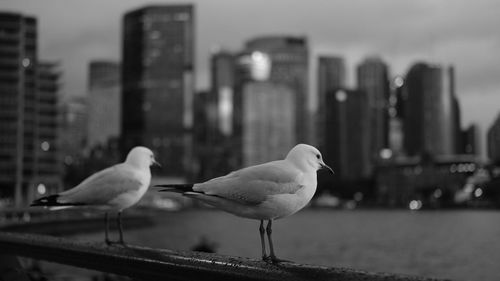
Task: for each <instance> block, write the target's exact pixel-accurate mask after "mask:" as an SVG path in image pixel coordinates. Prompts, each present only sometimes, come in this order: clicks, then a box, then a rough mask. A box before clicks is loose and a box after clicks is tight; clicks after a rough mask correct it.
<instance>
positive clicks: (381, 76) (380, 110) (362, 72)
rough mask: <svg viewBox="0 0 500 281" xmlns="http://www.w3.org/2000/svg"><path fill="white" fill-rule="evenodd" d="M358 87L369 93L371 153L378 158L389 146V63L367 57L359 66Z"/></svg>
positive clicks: (372, 156) (374, 157)
mask: <svg viewBox="0 0 500 281" xmlns="http://www.w3.org/2000/svg"><path fill="white" fill-rule="evenodd" d="M357 79H358V87H359V89H360V90H362V91H364V92H365V93H366V94H367V98H368V107H369V114H370V126H369V130H370V132H369V134H368V135H369V138H370V155H371V158H372V159H373V160H375V159H378V158H379V156H380V153H381V151H382V150H383V149H384V148H388V145H389V141H388V136H389V134H388V131H389V127H388V126H389V118H388V117H389V116H388V111H387V108H388V104H389V94H390V91H389V78H388V70H387V65H386V64H385V63H384V62H383V61H382V60H381V59H380V58H377V57H372V58H367V59H365V60H364V61H363V62H362V63H361V64H360V65H358V67H357Z"/></svg>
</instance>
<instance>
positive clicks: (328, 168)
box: [319, 163, 335, 175]
mask: <svg viewBox="0 0 500 281" xmlns="http://www.w3.org/2000/svg"><path fill="white" fill-rule="evenodd" d="M319 164H320V165H321V168H320V169H326V170H328V171H330V173H331V174H332V175H333V174H335V173H334V172H333V170H332V168H330V167H329V166H328V165H326V164H325V163H319Z"/></svg>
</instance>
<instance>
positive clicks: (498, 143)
mask: <svg viewBox="0 0 500 281" xmlns="http://www.w3.org/2000/svg"><path fill="white" fill-rule="evenodd" d="M487 137H488V151H487V152H488V158H489V159H490V161H491V162H493V163H495V164H496V165H500V114H498V116H497V118H496V119H495V121H494V122H493V124H492V125H491V127H490V128H489V129H488V136H487Z"/></svg>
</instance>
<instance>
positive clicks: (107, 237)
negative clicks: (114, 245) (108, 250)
mask: <svg viewBox="0 0 500 281" xmlns="http://www.w3.org/2000/svg"><path fill="white" fill-rule="evenodd" d="M108 229H109V220H108V212H105V213H104V242H106V244H107V245H111V241H110V240H109V236H108Z"/></svg>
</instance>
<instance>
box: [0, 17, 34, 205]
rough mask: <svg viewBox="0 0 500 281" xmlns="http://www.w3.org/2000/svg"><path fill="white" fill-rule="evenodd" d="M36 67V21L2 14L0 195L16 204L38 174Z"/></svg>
mask: <svg viewBox="0 0 500 281" xmlns="http://www.w3.org/2000/svg"><path fill="white" fill-rule="evenodd" d="M36 66H37V21H36V19H35V18H33V17H29V16H24V15H21V14H16V13H8V12H2V13H0V89H1V96H0V131H1V132H2V134H1V136H0V195H1V196H2V197H3V198H15V203H16V205H19V204H21V202H22V200H23V198H25V196H26V194H27V189H28V185H29V181H30V180H31V179H32V178H33V175H34V172H35V170H34V164H35V150H36V149H35V126H36V117H37V116H36V110H37V109H36V93H37V72H36V71H37V70H36ZM13 187H14V188H13Z"/></svg>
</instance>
